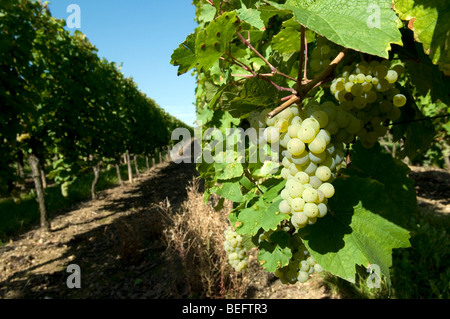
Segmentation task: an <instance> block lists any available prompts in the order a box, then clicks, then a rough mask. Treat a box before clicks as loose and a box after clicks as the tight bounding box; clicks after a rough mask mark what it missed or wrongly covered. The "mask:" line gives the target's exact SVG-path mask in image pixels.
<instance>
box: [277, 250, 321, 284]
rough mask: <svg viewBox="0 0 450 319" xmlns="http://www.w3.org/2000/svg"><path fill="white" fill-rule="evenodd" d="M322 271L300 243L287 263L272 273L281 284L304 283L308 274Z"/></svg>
mask: <svg viewBox="0 0 450 319" xmlns="http://www.w3.org/2000/svg"><path fill="white" fill-rule="evenodd" d="M322 271H323V269H322V267H321V266H320V265H319V264H318V263H317V261H316V260H315V259H314V257H313V256H311V255H310V253H309V251H308V250H307V249H306V247H305V246H304V245H303V244H302V245H300V247H299V248H298V250H297V251H296V252H295V253H294V254H293V256H292V259H291V260H290V262H289V264H288V265H287V266H285V267H282V268H279V269H277V270H276V271H275V273H274V274H275V276H276V277H277V278H278V279H280V281H281V282H282V283H283V284H295V283H296V282H300V283H304V282H306V281H307V280H308V279H309V276H310V275H312V274H314V273H320V272H322Z"/></svg>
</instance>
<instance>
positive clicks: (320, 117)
mask: <svg viewBox="0 0 450 319" xmlns="http://www.w3.org/2000/svg"><path fill="white" fill-rule="evenodd" d="M311 117H312V118H313V119H315V120H316V121H317V122H318V123H319V127H320V128H324V127H325V126H327V124H328V115H327V113H326V112H324V111H315V112H314V113H312V114H311Z"/></svg>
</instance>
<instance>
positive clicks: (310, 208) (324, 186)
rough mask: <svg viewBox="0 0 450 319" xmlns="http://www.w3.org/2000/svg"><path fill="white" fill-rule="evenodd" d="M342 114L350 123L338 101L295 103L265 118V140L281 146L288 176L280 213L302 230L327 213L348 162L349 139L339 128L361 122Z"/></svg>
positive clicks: (283, 163)
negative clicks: (336, 182)
mask: <svg viewBox="0 0 450 319" xmlns="http://www.w3.org/2000/svg"><path fill="white" fill-rule="evenodd" d="M342 113H343V114H344V113H345V114H347V115H348V116H345V117H344V118H345V119H346V120H345V121H344V120H342V119H341V110H340V109H339V108H338V107H337V106H336V105H335V104H334V103H332V102H324V103H323V104H319V103H318V102H316V101H311V102H309V103H308V104H307V105H306V106H305V107H304V108H303V109H302V110H301V111H299V110H298V108H297V107H290V108H288V109H286V110H284V111H282V112H281V113H279V114H278V115H276V116H275V117H273V118H271V119H267V120H266V123H267V125H268V127H267V128H266V129H265V131H264V138H265V140H266V141H267V142H268V143H271V144H274V143H278V144H279V146H280V150H281V155H282V160H281V163H282V165H283V168H282V169H281V176H282V177H283V178H284V179H285V180H286V185H285V188H284V189H283V190H282V191H281V197H282V199H283V200H282V201H281V202H280V204H279V211H280V212H281V213H283V214H288V215H290V221H291V223H292V225H293V226H294V227H295V228H297V229H298V228H303V227H305V226H306V225H308V224H314V223H315V222H316V220H317V218H321V217H324V216H325V215H326V214H327V212H328V205H327V203H328V199H329V198H331V197H332V196H333V195H334V192H335V189H334V186H333V184H332V182H333V180H334V179H335V177H336V173H337V171H338V170H339V169H340V168H341V167H343V166H345V161H344V158H345V152H344V141H341V140H340V139H341V136H340V135H342V134H339V132H340V130H343V131H344V132H346V130H350V131H352V132H356V131H358V130H359V129H360V127H361V125H362V122H361V121H359V120H357V119H356V118H354V117H352V116H351V115H350V114H349V113H347V112H345V111H342ZM353 120H354V121H355V123H357V125H356V124H354V123H353ZM343 124H345V126H343ZM353 126H355V127H353ZM356 126H357V127H356ZM346 137H348V136H347V135H346Z"/></svg>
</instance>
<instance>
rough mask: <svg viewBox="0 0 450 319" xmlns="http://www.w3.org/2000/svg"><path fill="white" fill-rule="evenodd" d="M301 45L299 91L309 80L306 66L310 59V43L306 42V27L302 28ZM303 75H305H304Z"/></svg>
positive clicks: (298, 77)
mask: <svg viewBox="0 0 450 319" xmlns="http://www.w3.org/2000/svg"><path fill="white" fill-rule="evenodd" d="M300 32H301V33H300V34H301V36H300V37H301V40H300V41H301V45H300V62H299V64H298V76H297V81H296V82H297V90H298V91H301V90H302V85H303V81H304V80H307V78H306V65H307V59H308V48H307V45H308V42H307V40H306V35H305V27H304V26H301V31H300ZM302 73H303V75H302Z"/></svg>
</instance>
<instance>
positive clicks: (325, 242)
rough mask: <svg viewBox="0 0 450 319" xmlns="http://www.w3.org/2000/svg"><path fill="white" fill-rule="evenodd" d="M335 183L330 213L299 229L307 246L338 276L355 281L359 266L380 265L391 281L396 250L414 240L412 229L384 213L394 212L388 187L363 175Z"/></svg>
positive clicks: (320, 262)
mask: <svg viewBox="0 0 450 319" xmlns="http://www.w3.org/2000/svg"><path fill="white" fill-rule="evenodd" d="M334 185H335V188H336V194H335V195H334V196H333V198H331V199H330V202H329V205H330V210H331V211H330V213H328V214H327V215H326V216H325V217H323V218H322V219H321V220H319V221H317V222H316V224H314V225H312V226H307V227H305V228H304V229H302V230H301V231H300V232H299V233H300V235H302V237H303V240H304V243H305V245H306V246H307V248H308V250H309V251H310V253H311V255H312V256H313V257H314V258H315V259H316V260H317V262H318V263H319V264H320V265H321V266H322V267H323V268H324V269H325V270H327V271H330V272H331V273H332V274H334V275H336V276H339V277H341V278H343V279H345V280H348V281H350V282H352V283H354V282H355V274H356V268H355V265H363V266H364V267H368V266H369V265H370V264H376V265H378V266H379V267H380V269H381V273H382V274H384V275H385V276H386V281H387V282H388V284H390V276H389V267H391V266H392V249H394V248H404V247H409V246H410V243H409V233H408V231H406V230H405V229H403V228H401V227H399V226H397V225H395V224H394V223H391V222H389V221H388V220H387V219H385V218H383V217H381V216H380V215H382V214H384V213H388V212H389V211H391V212H392V204H394V203H393V202H392V201H391V200H390V199H389V197H388V196H387V194H386V189H385V187H384V186H383V184H381V183H379V182H378V181H376V180H373V179H370V178H361V177H349V178H346V179H337V180H336V181H335V182H334ZM368 207H370V208H368ZM373 211H376V212H382V214H377V213H373Z"/></svg>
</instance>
